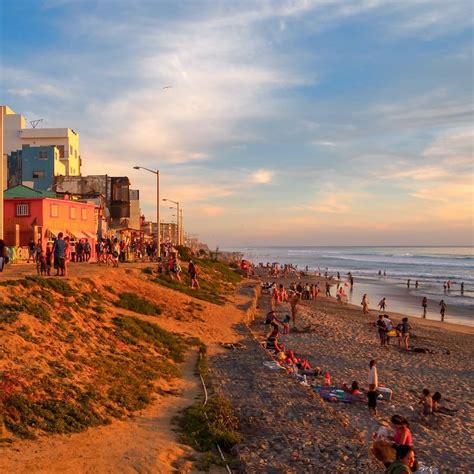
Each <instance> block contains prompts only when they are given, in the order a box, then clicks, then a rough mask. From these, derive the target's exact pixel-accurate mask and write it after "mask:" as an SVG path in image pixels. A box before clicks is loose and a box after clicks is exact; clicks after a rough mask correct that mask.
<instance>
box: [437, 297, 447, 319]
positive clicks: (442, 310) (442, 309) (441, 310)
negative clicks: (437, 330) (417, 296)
mask: <svg viewBox="0 0 474 474" xmlns="http://www.w3.org/2000/svg"><path fill="white" fill-rule="evenodd" d="M447 309H448V305H447V304H446V303H445V302H444V300H441V301H440V302H439V314H440V315H441V321H444V315H445V314H446V310H447Z"/></svg>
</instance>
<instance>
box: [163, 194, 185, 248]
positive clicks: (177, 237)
mask: <svg viewBox="0 0 474 474" xmlns="http://www.w3.org/2000/svg"><path fill="white" fill-rule="evenodd" d="M163 201H168V202H172V203H173V204H176V240H177V241H178V242H177V244H178V245H181V235H180V232H181V226H180V224H179V201H173V200H172V199H165V198H163Z"/></svg>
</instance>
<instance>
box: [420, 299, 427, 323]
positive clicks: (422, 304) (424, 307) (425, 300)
mask: <svg viewBox="0 0 474 474" xmlns="http://www.w3.org/2000/svg"><path fill="white" fill-rule="evenodd" d="M421 306H422V308H423V317H424V318H426V309H427V308H428V298H427V297H426V296H423V299H422V300H421Z"/></svg>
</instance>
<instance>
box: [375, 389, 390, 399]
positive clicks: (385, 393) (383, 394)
mask: <svg viewBox="0 0 474 474" xmlns="http://www.w3.org/2000/svg"><path fill="white" fill-rule="evenodd" d="M377 393H378V395H379V398H381V399H382V400H384V401H386V402H389V401H390V400H391V399H392V395H393V390H392V389H390V388H387V387H378V388H377Z"/></svg>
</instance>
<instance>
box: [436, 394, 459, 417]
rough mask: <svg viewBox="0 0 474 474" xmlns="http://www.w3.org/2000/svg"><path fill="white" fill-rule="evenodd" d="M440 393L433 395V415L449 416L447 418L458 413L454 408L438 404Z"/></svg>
mask: <svg viewBox="0 0 474 474" xmlns="http://www.w3.org/2000/svg"><path fill="white" fill-rule="evenodd" d="M441 398H442V397H441V393H440V392H435V393H433V397H432V400H433V413H441V414H443V415H449V416H454V415H455V414H456V412H457V411H458V410H457V409H455V408H447V407H445V406H441V405H440V404H439V402H440V401H441Z"/></svg>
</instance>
